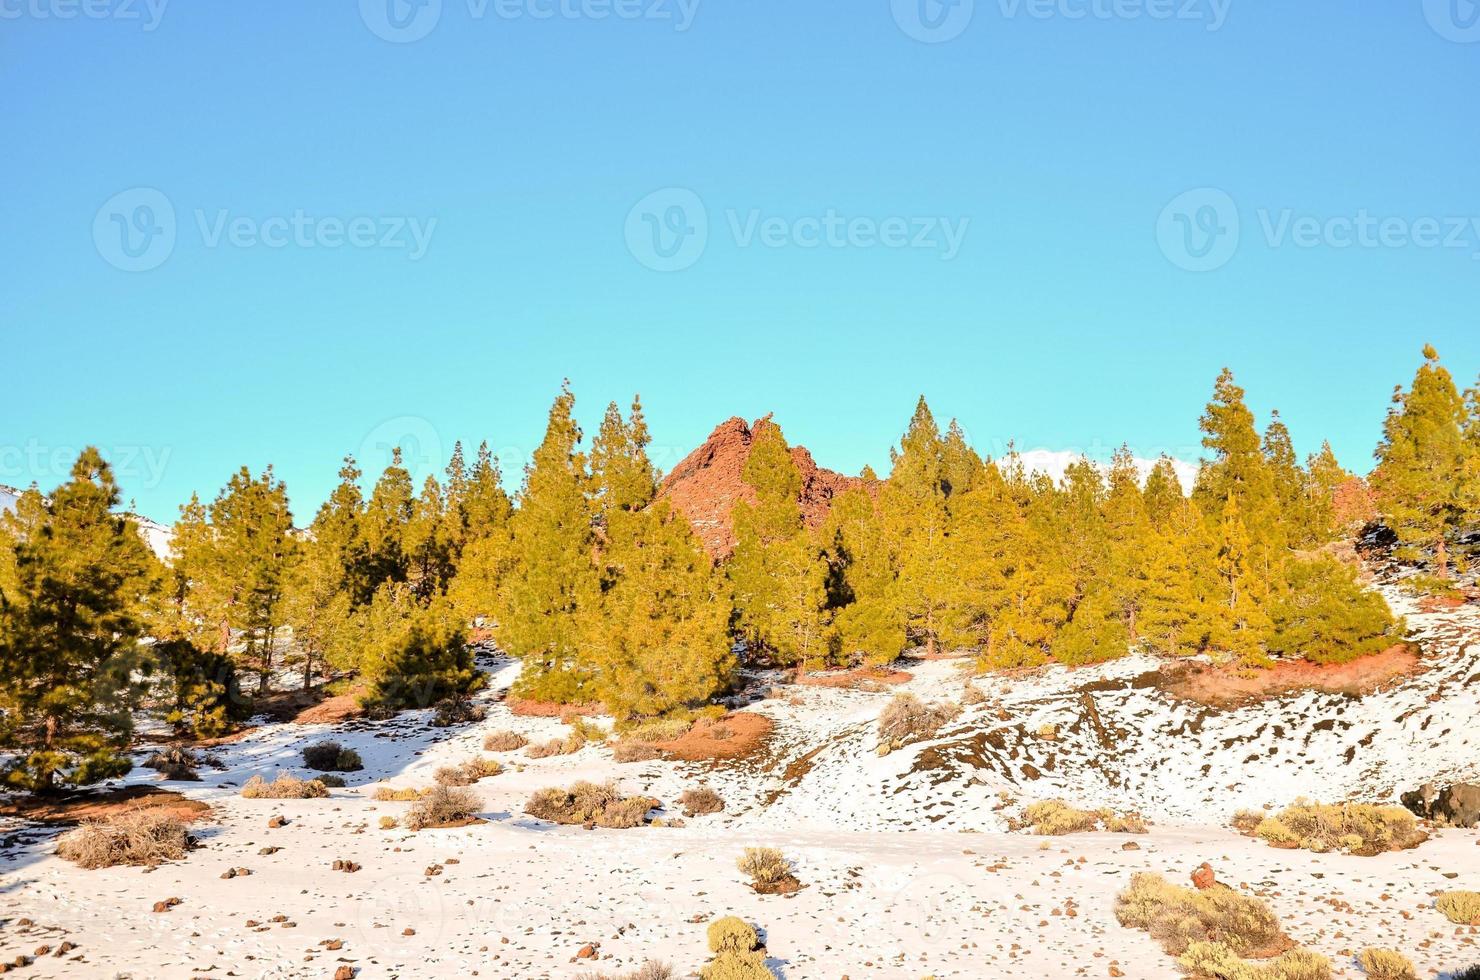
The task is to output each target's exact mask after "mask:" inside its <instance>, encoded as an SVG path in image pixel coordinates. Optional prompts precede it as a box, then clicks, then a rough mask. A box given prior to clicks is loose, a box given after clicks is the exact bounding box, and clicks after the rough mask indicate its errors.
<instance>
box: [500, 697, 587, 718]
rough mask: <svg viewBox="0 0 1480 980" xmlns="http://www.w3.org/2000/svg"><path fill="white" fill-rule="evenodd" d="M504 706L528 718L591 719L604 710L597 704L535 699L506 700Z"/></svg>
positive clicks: (511, 698)
mask: <svg viewBox="0 0 1480 980" xmlns="http://www.w3.org/2000/svg"><path fill="white" fill-rule="evenodd" d="M504 704H506V705H508V706H509V710H510V711H511V712H513V713H514V714H516V715H523V716H525V717H526V718H559V717H561V716H562V715H581V716H582V717H590V716H592V715H599V714H601V713H602V711H603V710H604V709H603V708H602V706H601V705H599V704H596V703H595V702H588V703H585V704H560V703H559V702H557V701H536V700H535V699H533V698H515V697H509V698H505V699H504Z"/></svg>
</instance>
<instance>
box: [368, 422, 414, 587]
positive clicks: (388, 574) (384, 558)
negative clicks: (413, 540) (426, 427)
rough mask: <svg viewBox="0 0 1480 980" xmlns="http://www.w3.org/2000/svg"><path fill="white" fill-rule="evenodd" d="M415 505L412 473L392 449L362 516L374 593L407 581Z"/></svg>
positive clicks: (369, 584) (369, 582)
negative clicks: (410, 526) (407, 545)
mask: <svg viewBox="0 0 1480 980" xmlns="http://www.w3.org/2000/svg"><path fill="white" fill-rule="evenodd" d="M415 507H416V503H415V501H414V500H413V498H412V488H411V474H410V473H409V472H408V471H407V470H406V468H405V467H403V466H402V465H401V450H400V448H399V447H398V448H395V449H393V450H391V462H390V465H389V466H387V467H386V468H385V470H384V471H383V472H382V473H381V474H380V478H379V479H378V480H376V481H375V488H374V489H373V490H372V491H371V492H370V499H369V500H368V501H367V502H366V504H365V510H364V513H363V514H362V515H361V517H360V534H361V536H362V537H363V538H364V542H365V568H366V575H367V581H366V586H367V587H368V590H369V591H370V592H371V593H374V592H376V591H378V590H379V589H380V587H381V586H382V585H384V584H385V583H387V582H394V583H397V584H399V583H402V582H405V581H406V577H407V574H408V572H409V569H410V558H409V556H408V555H407V554H406V550H405V541H404V538H405V533H406V525H407V524H409V523H410V522H411V515H412V513H413V512H414V510H415Z"/></svg>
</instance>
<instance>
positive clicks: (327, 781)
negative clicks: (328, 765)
mask: <svg viewBox="0 0 1480 980" xmlns="http://www.w3.org/2000/svg"><path fill="white" fill-rule="evenodd" d="M318 780H319V782H321V783H323V784H324V785H325V786H326V787H328V788H329V789H344V786H345V782H344V777H343V776H336V775H334V774H333V773H329V772H326V773H324V774H322V775H321V776H319V777H318Z"/></svg>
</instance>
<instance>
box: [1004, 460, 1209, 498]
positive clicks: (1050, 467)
mask: <svg viewBox="0 0 1480 980" xmlns="http://www.w3.org/2000/svg"><path fill="white" fill-rule="evenodd" d="M1018 456H1019V457H1020V458H1021V459H1022V461H1023V468H1024V469H1025V470H1027V471H1028V472H1030V473H1042V474H1044V475H1045V476H1047V477H1049V479H1051V480H1053V481H1054V482H1055V483H1058V482H1060V481H1061V480H1063V479H1064V473H1065V471H1067V470H1068V469H1069V466H1070V465H1071V464H1073V463H1077V462H1078V461H1079V460H1080V459H1082V458H1083V457H1082V456H1081V455H1080V454H1079V453H1074V452H1069V451H1067V450H1056V449H1029V450H1027V451H1026V452H1020V453H1018ZM998 462H999V463H1000V462H1001V460H998ZM1135 464H1136V472H1137V473H1138V474H1140V477H1141V482H1142V483H1145V482H1146V477H1147V476H1148V475H1150V473H1151V470H1152V468H1153V467H1155V466H1156V460H1154V459H1142V458H1141V457H1139V456H1137V457H1135ZM1095 466H1097V467H1098V468H1099V470H1100V472H1102V473H1109V472H1110V464H1108V463H1101V462H1098V461H1096V462H1095ZM1172 469H1174V470H1176V472H1177V480H1178V482H1180V483H1181V484H1182V492H1183V493H1190V492H1191V491H1192V484H1193V481H1195V480H1196V479H1197V464H1196V463H1189V462H1187V461H1186V460H1182V459H1173V460H1172Z"/></svg>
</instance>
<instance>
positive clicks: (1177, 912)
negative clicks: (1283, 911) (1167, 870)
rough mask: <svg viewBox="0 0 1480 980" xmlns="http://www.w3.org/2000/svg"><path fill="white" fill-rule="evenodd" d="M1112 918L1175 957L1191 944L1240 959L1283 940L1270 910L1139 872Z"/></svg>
mask: <svg viewBox="0 0 1480 980" xmlns="http://www.w3.org/2000/svg"><path fill="white" fill-rule="evenodd" d="M1115 918H1116V920H1117V921H1119V922H1120V924H1121V925H1123V926H1125V927H1126V928H1128V929H1144V930H1145V931H1146V932H1148V933H1150V934H1151V938H1152V939H1155V940H1156V941H1157V942H1159V943H1160V944H1161V946H1162V948H1163V949H1165V950H1166V951H1167V952H1168V953H1170V954H1172V955H1173V956H1180V955H1182V954H1183V953H1186V952H1187V951H1188V947H1190V946H1191V945H1192V944H1193V943H1197V942H1202V943H1208V944H1221V945H1222V946H1224V947H1226V948H1227V949H1228V950H1229V952H1230V953H1231V954H1232V955H1234V956H1236V957H1238V956H1246V955H1248V954H1249V953H1251V952H1254V951H1257V950H1263V949H1268V948H1270V947H1272V946H1274V945H1275V944H1276V943H1277V942H1278V941H1279V940H1280V939H1281V938H1282V936H1283V934H1282V933H1281V932H1280V927H1279V923H1278V922H1277V921H1276V920H1275V917H1274V913H1273V912H1271V911H1270V910H1269V906H1267V905H1265V904H1264V903H1263V902H1261V901H1259V899H1257V898H1250V897H1247V896H1244V895H1240V894H1239V893H1238V892H1235V891H1233V890H1232V889H1230V888H1222V887H1214V888H1209V889H1207V890H1206V891H1194V890H1192V889H1190V888H1181V887H1179V886H1177V885H1173V884H1172V883H1170V882H1168V881H1167V880H1166V879H1165V878H1163V877H1161V876H1160V875H1157V874H1151V873H1148V872H1141V873H1139V874H1137V875H1135V876H1134V877H1132V878H1131V883H1130V887H1128V888H1127V889H1126V890H1125V891H1123V892H1121V893H1120V894H1119V895H1118V896H1116V899H1115Z"/></svg>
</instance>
